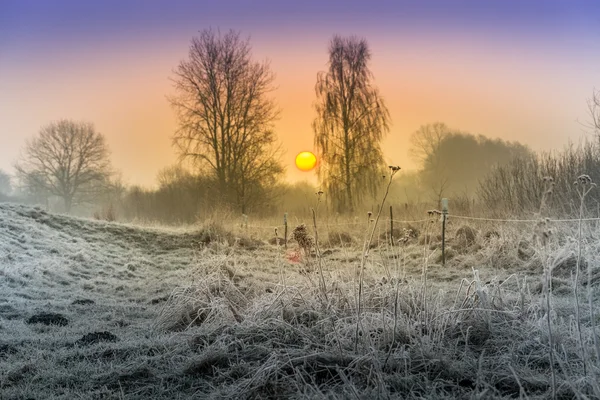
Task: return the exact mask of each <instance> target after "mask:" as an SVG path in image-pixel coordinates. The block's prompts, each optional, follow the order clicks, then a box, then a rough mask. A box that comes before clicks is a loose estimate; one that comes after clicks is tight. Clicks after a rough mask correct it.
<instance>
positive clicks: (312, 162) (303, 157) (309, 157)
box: [296, 151, 317, 171]
mask: <svg viewBox="0 0 600 400" xmlns="http://www.w3.org/2000/svg"><path fill="white" fill-rule="evenodd" d="M316 165H317V156H315V155H314V154H313V153H311V152H310V151H303V152H301V153H298V155H297V156H296V167H298V169H299V170H301V171H310V170H312V169H313V168H314V167H315V166H316Z"/></svg>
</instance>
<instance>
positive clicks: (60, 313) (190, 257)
mask: <svg viewBox="0 0 600 400" xmlns="http://www.w3.org/2000/svg"><path fill="white" fill-rule="evenodd" d="M306 222H307V225H308V229H307V230H308V232H309V233H310V234H311V235H314V230H313V228H312V221H306ZM317 224H318V226H319V221H317ZM545 225H550V223H540V224H538V225H536V224H535V223H530V224H521V225H518V226H515V225H514V224H512V225H511V224H504V225H499V224H497V223H496V224H495V225H490V226H485V225H477V226H476V225H472V226H471V227H463V226H462V225H461V223H460V222H459V221H453V220H451V222H450V224H449V227H448V237H449V238H448V249H447V256H448V261H447V263H446V265H445V266H442V265H441V257H440V254H441V253H440V244H439V238H438V233H439V232H438V231H439V222H438V221H435V222H426V223H423V224H420V225H419V226H413V227H412V228H413V231H412V232H409V231H408V230H406V229H405V228H408V226H406V225H401V226H399V227H398V228H399V231H398V232H397V233H396V236H397V237H398V238H400V239H401V241H400V242H398V243H396V245H395V246H390V244H389V242H388V241H387V240H385V230H384V229H383V226H379V227H377V229H376V234H375V240H374V241H373V242H372V244H371V245H370V246H369V249H368V251H364V250H363V247H366V246H364V243H365V238H366V237H367V232H369V230H370V229H373V223H372V222H365V223H364V224H358V225H348V227H352V228H353V229H348V227H344V226H323V227H321V229H319V230H318V239H319V240H318V244H319V246H318V249H316V248H315V247H314V246H313V248H312V249H311V251H310V253H311V254H305V253H304V252H303V251H302V250H301V249H300V248H299V247H298V245H297V243H296V242H290V244H289V248H288V249H287V250H286V249H285V248H283V246H278V245H277V244H276V242H275V241H273V240H272V239H273V232H272V231H271V230H270V229H269V228H268V227H267V226H265V227H264V229H255V230H253V229H249V231H241V230H239V228H237V229H233V228H232V229H231V230H229V231H228V230H226V229H223V227H222V226H219V225H217V224H207V225H206V226H203V227H197V228H195V229H193V228H190V229H187V230H175V229H167V228H149V227H139V226H133V225H126V224H119V223H109V222H103V221H95V220H87V219H78V218H71V217H67V216H62V215H54V214H49V213H46V212H44V211H42V210H40V209H39V208H31V207H26V206H21V205H12V204H0V398H2V399H107V398H124V399H149V398H151V399H188V398H198V399H205V398H212V399H221V398H234V399H265V398H273V399H276V398H292V399H296V398H310V399H313V398H314V399H332V398H340V399H341V398H344V399H345V398H348V399H368V398H382V399H388V398H390V399H394V398H407V399H413V398H414V399H417V398H431V399H434V398H465V399H466V398H469V399H471V398H482V399H484V398H485V399H493V398H530V399H545V398H553V397H555V398H560V399H571V398H581V399H584V398H600V384H599V383H598V382H599V380H600V379H599V378H600V360H599V359H598V346H597V343H596V342H597V341H598V333H599V332H600V331H598V330H597V329H596V328H595V327H596V326H597V325H600V319H599V317H598V316H599V315H600V312H599V311H598V310H597V306H598V304H599V303H598V302H599V301H600V296H599V286H600V267H599V265H598V261H599V259H600V258H599V257H600V240H599V238H598V236H599V233H598V232H599V230H598V229H597V228H596V227H595V225H594V224H593V223H586V224H584V229H583V230H582V232H583V235H582V237H581V238H580V237H579V233H578V230H577V229H576V228H577V224H562V225H560V224H559V225H556V226H554V225H552V226H548V227H546V226H545ZM291 228H293V226H292V227H291ZM547 228H548V229H547ZM550 228H551V229H550ZM549 231H550V234H549V235H548V232H549ZM380 233H381V237H380ZM278 234H279V235H280V236H281V235H282V233H281V232H279V233H278ZM269 240H271V243H275V244H270V243H269ZM580 249H581V256H580V257H579V256H578V254H579V250H580ZM578 259H579V262H578ZM577 265H579V267H580V271H579V273H576V272H577ZM575 293H577V298H576V296H575ZM590 305H591V306H592V308H590ZM594 335H595V336H594Z"/></svg>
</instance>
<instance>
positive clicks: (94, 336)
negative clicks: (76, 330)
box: [75, 331, 119, 346]
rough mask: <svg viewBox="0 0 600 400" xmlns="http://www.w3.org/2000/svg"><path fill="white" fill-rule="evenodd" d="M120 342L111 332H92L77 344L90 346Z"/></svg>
mask: <svg viewBox="0 0 600 400" xmlns="http://www.w3.org/2000/svg"><path fill="white" fill-rule="evenodd" d="M117 340H119V339H118V338H117V337H116V336H115V335H113V334H112V333H110V332H107V331H103V332H92V333H88V334H85V335H83V337H82V338H81V339H79V340H77V341H76V342H75V344H78V345H80V346H90V345H92V344H96V343H100V342H116V341H117Z"/></svg>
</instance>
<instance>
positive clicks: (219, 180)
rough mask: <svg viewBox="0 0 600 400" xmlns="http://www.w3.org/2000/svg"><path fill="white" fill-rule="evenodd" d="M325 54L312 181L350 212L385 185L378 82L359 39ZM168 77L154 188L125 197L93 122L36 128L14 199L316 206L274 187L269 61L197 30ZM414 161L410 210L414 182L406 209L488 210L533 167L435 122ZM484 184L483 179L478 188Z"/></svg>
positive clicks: (595, 103)
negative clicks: (485, 205) (169, 153)
mask: <svg viewBox="0 0 600 400" xmlns="http://www.w3.org/2000/svg"><path fill="white" fill-rule="evenodd" d="M328 56H329V61H328V68H327V69H326V70H325V71H322V72H319V73H318V74H317V79H316V84H315V98H316V101H315V106H314V107H315V117H314V120H313V124H312V130H313V134H314V145H315V149H316V151H317V157H318V158H319V160H320V162H319V163H318V166H317V174H318V178H319V184H320V190H322V191H323V192H324V193H326V194H327V196H326V201H327V207H329V209H330V210H331V212H333V213H337V214H345V213H354V212H355V211H356V210H357V209H358V208H359V207H362V206H363V205H364V204H365V203H368V202H369V201H371V200H370V199H372V198H373V196H375V195H376V193H377V191H378V189H379V188H380V187H381V184H382V183H383V180H382V179H381V178H382V176H384V175H385V174H386V167H387V166H386V165H385V162H384V157H383V151H382V145H381V143H382V140H383V138H384V137H385V136H386V135H387V134H389V132H390V125H391V117H390V113H389V111H388V109H387V107H386V104H385V101H384V99H383V96H382V95H381V93H380V92H379V89H378V88H377V87H376V86H375V84H374V76H373V74H372V72H371V70H370V68H369V66H370V62H371V57H372V54H371V52H370V49H369V45H368V43H367V41H366V40H365V39H362V38H357V37H354V36H351V37H341V36H338V35H335V36H333V38H332V39H331V41H330V44H329V49H328ZM171 79H172V83H173V88H174V95H172V96H170V97H168V101H169V103H170V104H171V106H172V108H173V110H174V112H175V114H176V116H177V130H176V132H174V134H173V137H172V144H173V147H174V149H175V151H176V153H177V154H178V156H179V159H180V164H179V165H178V166H173V167H167V168H165V169H163V170H162V171H161V172H160V174H159V176H158V177H157V180H158V189H155V190H147V189H143V188H141V187H130V188H125V187H124V186H123V185H122V184H120V183H119V180H118V179H115V177H116V176H117V174H115V171H114V170H113V169H112V168H111V166H110V161H109V150H108V147H107V145H106V140H105V138H104V136H103V135H102V134H101V133H99V132H98V131H97V130H96V129H95V128H94V126H93V124H91V123H89V122H85V121H72V120H67V119H65V120H60V121H56V122H52V123H49V124H48V125H46V126H43V127H42V128H41V129H40V131H39V133H38V135H37V136H35V137H34V138H32V139H31V140H29V141H27V143H26V144H25V147H24V150H23V154H22V156H21V158H20V159H19V161H18V162H17V164H16V165H15V170H16V172H17V176H16V177H17V181H18V187H19V189H20V193H21V194H22V195H23V196H26V197H27V198H29V199H33V200H34V201H37V202H44V203H46V205H48V204H49V202H50V199H51V198H54V199H56V198H58V199H60V201H61V203H62V207H61V209H62V210H63V211H66V212H70V211H71V210H72V208H73V207H74V206H80V205H82V204H93V203H96V204H97V203H98V200H99V199H100V200H101V201H102V202H103V203H104V206H105V207H110V208H111V209H113V208H118V210H119V213H120V214H121V215H122V216H123V217H124V218H127V219H145V218H147V219H157V220H162V221H167V222H174V223H175V222H192V221H193V220H194V219H196V218H198V217H199V216H206V215H208V214H210V213H212V212H217V211H221V212H223V211H224V210H227V211H228V212H230V213H232V214H236V215H239V214H247V213H253V214H263V215H264V214H269V213H272V212H273V211H275V210H277V212H280V210H281V209H286V207H287V208H290V207H298V208H299V209H301V208H302V207H303V206H302V204H295V205H293V206H292V204H294V203H298V199H300V200H302V201H304V203H303V204H304V205H306V204H307V203H310V202H311V201H313V200H314V197H311V193H310V192H311V191H313V192H314V190H315V188H308V187H307V186H306V185H302V184H300V185H289V184H285V183H284V182H283V181H282V176H283V174H284V172H285V169H284V166H283V164H282V162H281V157H282V149H281V147H280V145H279V144H278V141H277V134H276V132H275V122H276V121H277V119H278V118H279V114H280V110H279V108H278V106H277V104H276V102H275V100H274V98H273V92H274V90H275V86H274V83H275V75H274V73H273V72H272V70H271V68H270V65H269V63H268V62H256V61H254V60H253V58H252V48H251V46H250V41H249V39H244V38H242V36H241V34H240V33H239V32H235V31H229V32H227V33H225V34H221V33H220V32H219V31H215V30H212V29H208V30H204V31H202V32H200V34H199V36H197V37H194V38H192V40H191V44H190V47H189V52H188V55H187V58H186V59H184V60H182V61H180V62H179V64H178V65H177V67H176V68H175V70H174V72H173V76H172V78H171ZM599 97H600V95H598V93H596V92H594V95H593V96H592V99H591V100H590V101H589V103H588V106H589V111H590V114H591V115H592V123H591V128H592V129H596V130H598V128H599V126H600V123H599V122H598V121H600V117H599V116H600V112H599V109H600V99H599ZM410 157H412V159H413V160H414V161H415V162H416V163H417V165H418V168H419V169H418V172H417V173H416V175H415V174H412V175H411V174H409V175H407V176H406V178H405V179H404V182H403V181H402V179H400V180H399V182H398V183H397V184H396V187H397V188H401V187H403V185H404V190H405V194H406V195H405V196H404V200H405V201H406V202H408V200H409V197H410V196H409V195H408V191H407V187H408V186H407V182H409V181H410V182H411V185H412V188H411V190H413V191H414V190H415V188H418V190H417V192H418V193H413V200H414V198H415V197H416V198H417V199H418V201H421V202H432V203H438V202H439V199H440V198H441V197H445V196H449V195H455V196H457V195H459V194H462V195H465V196H467V197H468V196H471V197H473V198H475V197H478V198H481V199H484V200H485V201H486V202H490V201H491V200H492V199H493V194H494V193H500V192H501V190H496V189H494V190H492V189H491V186H490V185H492V183H490V182H493V185H496V186H499V185H500V186H501V185H508V183H506V182H508V181H507V178H506V176H508V175H510V174H512V175H511V176H513V177H514V176H516V175H515V173H514V172H509V171H508V170H507V168H511V167H512V168H514V167H515V165H517V164H515V163H513V162H512V161H511V160H515V159H518V160H529V161H528V162H529V164H531V163H532V162H533V161H531V160H538V158H537V157H538V156H537V155H535V154H534V153H533V152H532V151H531V150H530V149H528V148H527V147H526V146H523V145H521V144H519V143H510V142H505V141H502V140H492V139H489V138H486V137H484V136H475V135H472V134H469V133H464V132H460V131H457V130H453V129H450V128H448V127H447V126H446V125H445V124H443V123H441V122H436V123H432V124H428V125H423V126H422V127H421V128H419V129H418V130H417V131H416V132H414V133H413V134H412V135H411V138H410ZM521 162H523V163H525V164H526V161H521ZM529 164H527V165H529ZM518 165H521V164H518ZM531 168H533V167H531ZM5 175H6V174H1V173H0V195H2V193H4V194H3V195H4V196H6V194H7V193H9V192H10V180H9V179H8V178H7V177H6V176H5ZM484 176H489V179H488V180H487V181H484V182H487V183H483V184H482V178H483V177H484ZM515 179H516V178H515ZM510 184H511V185H514V182H512V183H510ZM290 193H292V194H293V195H292V196H290V195H289V194H290ZM313 194H314V193H313ZM504 196H506V194H505V195H504ZM107 204H108V205H107ZM516 206H517V205H515V204H507V207H516ZM519 206H520V205H519ZM107 213H108V212H107ZM113 213H114V212H113Z"/></svg>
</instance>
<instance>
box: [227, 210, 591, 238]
mask: <svg viewBox="0 0 600 400" xmlns="http://www.w3.org/2000/svg"><path fill="white" fill-rule="evenodd" d="M452 220H463V221H473V222H490V223H514V224H523V223H524V224H527V223H539V222H546V223H567V224H569V223H579V222H594V221H596V222H597V221H600V218H599V217H594V218H523V219H516V218H488V217H478V216H468V215H453V214H449V213H448V214H446V221H452ZM437 221H440V222H441V221H442V215H441V214H439V213H436V214H433V215H431V216H429V217H428V218H422V219H392V218H380V220H379V227H380V229H386V228H388V227H390V226H391V225H395V226H397V227H398V228H400V226H402V225H404V226H405V225H407V224H408V225H415V226H417V225H419V224H423V223H426V222H430V223H431V222H437ZM371 223H372V219H371ZM307 225H312V224H307ZM317 226H318V228H319V229H322V230H325V231H333V230H336V229H337V228H342V227H344V228H352V227H355V228H356V227H358V228H359V227H361V226H363V227H365V228H367V227H368V226H369V225H368V221H366V220H363V221H358V220H355V221H346V222H329V221H325V222H319V221H318V222H317ZM371 226H372V225H371ZM238 227H239V228H240V229H242V230H245V231H248V230H254V231H260V232H269V231H270V232H273V233H274V232H275V230H276V229H277V231H278V233H279V234H281V233H283V230H284V229H285V227H286V225H285V224H283V223H282V224H277V225H275V224H265V225H255V224H247V223H244V222H242V223H241V224H238ZM294 227H295V224H293V223H288V229H289V230H290V233H291V230H292V229H293V228H294Z"/></svg>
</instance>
